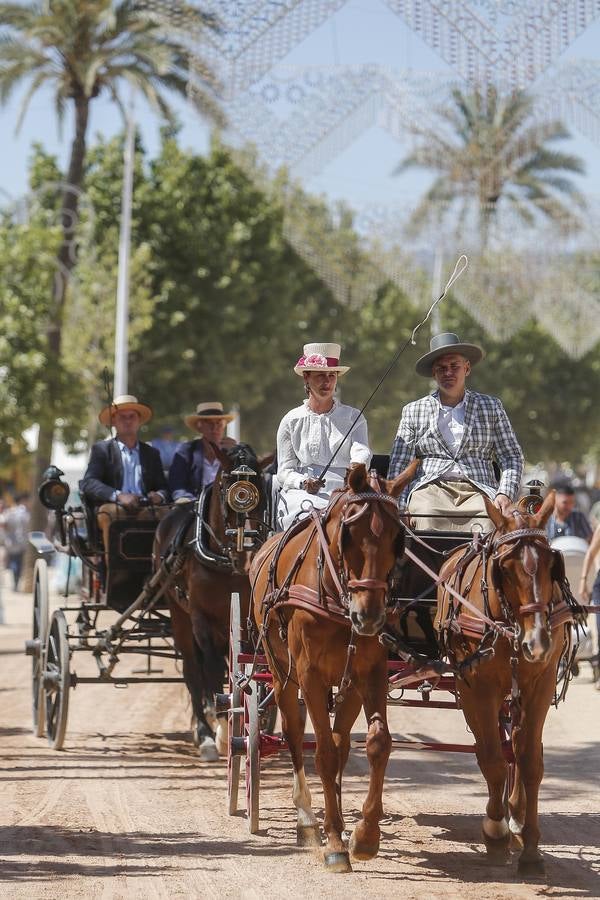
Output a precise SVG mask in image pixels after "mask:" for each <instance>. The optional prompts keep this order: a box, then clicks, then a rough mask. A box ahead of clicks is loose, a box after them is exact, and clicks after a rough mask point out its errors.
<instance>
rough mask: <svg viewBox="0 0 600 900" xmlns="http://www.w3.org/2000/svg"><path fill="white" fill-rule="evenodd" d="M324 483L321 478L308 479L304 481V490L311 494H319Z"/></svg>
mask: <svg viewBox="0 0 600 900" xmlns="http://www.w3.org/2000/svg"><path fill="white" fill-rule="evenodd" d="M323 484H324V482H323V481H321V479H320V478H306V479H305V481H304V490H305V491H307V493H309V494H318V493H319V491H320V490H321V488H322V487H323Z"/></svg>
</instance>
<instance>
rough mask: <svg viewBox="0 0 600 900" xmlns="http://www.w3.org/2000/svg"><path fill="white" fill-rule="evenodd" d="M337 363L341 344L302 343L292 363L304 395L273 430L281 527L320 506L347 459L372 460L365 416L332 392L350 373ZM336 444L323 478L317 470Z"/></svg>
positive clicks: (338, 483) (341, 475) (339, 483)
mask: <svg viewBox="0 0 600 900" xmlns="http://www.w3.org/2000/svg"><path fill="white" fill-rule="evenodd" d="M339 363H340V345H339V344H330V343H322V344H318V343H317V344H305V345H304V351H303V354H302V356H301V357H300V359H299V360H298V362H297V363H296V365H295V367H294V372H295V373H296V374H297V375H300V376H301V378H303V380H304V390H305V393H306V396H307V399H306V400H305V401H304V403H303V404H302V406H298V407H296V408H295V409H292V410H290V412H288V413H287V414H286V415H285V416H284V417H283V419H282V420H281V423H280V425H279V428H278V430H277V464H278V469H277V481H278V484H279V488H280V493H279V498H278V503H277V523H278V526H279V527H280V528H282V529H284V528H287V527H288V526H289V525H290V524H291V523H292V522H293V521H294V519H295V518H296V517H297V516H298V515H300V516H301V515H302V513H303V512H304V513H306V512H308V511H309V510H310V509H311V507H314V508H315V509H324V508H325V507H326V506H327V504H328V503H329V499H330V497H331V492H332V491H333V490H334V489H335V488H338V487H341V486H342V485H343V483H344V475H345V473H346V469H347V468H348V466H349V465H350V464H351V463H364V464H365V465H366V466H367V467H368V465H369V463H370V461H371V456H372V454H371V451H370V449H369V437H368V433H367V422H366V419H365V418H364V416H363V415H359V411H358V410H357V409H354V407H352V406H345V405H344V404H343V403H340V402H339V401H338V400H337V399H336V397H335V396H334V394H335V389H336V385H337V380H338V377H341V376H342V375H345V374H346V372H347V371H348V366H340V364H339ZM352 423H354V425H353V427H352V430H351V432H350V434H349V435H348V437H347V438H346V440H345V441H344V443H343V445H342V441H343V439H344V435H345V434H346V432H347V431H348V429H349V428H350V426H351V425H352ZM340 445H341V448H340ZM338 448H340V450H339V453H338V454H337V456H336V457H335V460H334V464H333V465H332V466H331V468H330V469H328V470H327V473H326V475H325V479H324V481H323V479H321V473H322V472H323V469H324V468H325V467H326V466H327V464H328V463H329V461H330V459H331V458H332V456H333V454H334V453H335V452H336V450H338Z"/></svg>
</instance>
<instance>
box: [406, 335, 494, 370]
mask: <svg viewBox="0 0 600 900" xmlns="http://www.w3.org/2000/svg"><path fill="white" fill-rule="evenodd" d="M447 353H460V355H461V356H464V357H466V359H468V360H469V362H470V363H471V365H472V366H474V365H475V364H476V363H478V362H479V361H480V360H482V359H483V357H484V355H485V354H484V352H483V350H482V349H481V347H478V346H477V344H463V342H462V341H461V340H460V338H459V337H458V335H456V334H452V332H450V331H447V332H444V334H436V335H435V336H434V337H432V338H431V341H430V342H429V353H426V354H425V356H422V357H421V358H420V359H418V360H417V362H416V365H415V369H416V372H417V375H425V377H426V378H431V367H432V366H433V363H434V362H435V360H436V359H438V358H439V357H440V356H446V354H447Z"/></svg>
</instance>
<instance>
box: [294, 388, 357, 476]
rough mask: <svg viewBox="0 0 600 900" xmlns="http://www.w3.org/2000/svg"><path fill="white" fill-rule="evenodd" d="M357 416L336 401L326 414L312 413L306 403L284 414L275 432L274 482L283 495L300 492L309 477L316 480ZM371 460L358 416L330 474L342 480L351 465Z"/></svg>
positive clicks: (351, 408)
mask: <svg viewBox="0 0 600 900" xmlns="http://www.w3.org/2000/svg"><path fill="white" fill-rule="evenodd" d="M357 416H358V410H357V409H354V408H353V407H352V406H345V405H344V404H343V403H339V402H338V401H337V400H336V399H334V401H333V407H332V408H331V409H330V410H329V412H326V413H315V412H313V411H312V410H311V409H310V408H309V406H308V400H305V401H304V403H303V404H302V406H298V407H296V409H292V410H290V411H289V412H288V413H286V415H285V416H284V417H283V419H282V420H281V422H280V425H279V428H278V430H277V481H278V482H279V485H280V487H281V489H282V491H289V490H291V489H294V488H296V489H298V488H300V487H301V485H302V483H303V482H304V480H305V478H307V477H309V476H310V477H314V478H318V477H319V476H320V474H321V472H322V471H323V469H324V468H325V466H326V465H327V464H328V462H329V460H330V459H331V457H332V456H333V454H334V453H335V451H336V450H337V449H338V447H340V445H341V443H342V440H343V438H344V435H345V434H346V432H347V431H348V429H349V428H350V426H351V425H352V423H353V422H354V420H355V419H356V418H357ZM371 456H372V453H371V451H370V449H369V436H368V431H367V422H366V419H365V417H364V416H363V415H361V416H360V417H359V418H358V420H357V422H356V424H355V425H354V427H353V428H352V431H351V433H350V434H349V435H348V438H347V439H346V441H345V442H344V444H343V446H342V447H341V449H340V451H339V453H338V454H337V456H336V458H335V460H334V463H333V466H332V467H331V469H330V470H329V471H330V472H331V473H332V474H336V475H338V476H343V475H344V473H345V471H346V469H347V468H348V466H349V465H350V463H353V462H357V463H364V464H365V465H366V466H368V465H369V463H370V461H371Z"/></svg>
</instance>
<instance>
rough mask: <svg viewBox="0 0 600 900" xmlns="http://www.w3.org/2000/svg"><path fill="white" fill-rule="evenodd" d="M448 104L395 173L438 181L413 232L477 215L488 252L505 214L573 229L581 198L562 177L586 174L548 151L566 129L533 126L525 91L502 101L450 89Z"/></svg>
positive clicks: (491, 93)
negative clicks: (419, 172) (424, 174)
mask: <svg viewBox="0 0 600 900" xmlns="http://www.w3.org/2000/svg"><path fill="white" fill-rule="evenodd" d="M452 100H453V105H452V106H448V107H445V108H443V109H441V110H440V111H439V125H436V126H434V127H430V128H427V129H426V130H423V131H420V132H419V134H420V135H421V136H422V138H423V141H422V143H421V144H420V145H419V146H418V147H417V148H416V149H415V150H414V151H413V152H412V153H411V154H410V155H409V156H408V157H406V159H404V160H403V161H402V162H401V163H400V164H399V166H398V167H397V168H396V169H395V170H394V174H395V175H397V174H400V173H401V172H404V171H406V170H407V169H410V168H415V167H419V168H424V169H430V170H432V171H434V172H437V173H438V175H437V178H436V179H435V180H434V182H433V184H432V185H431V187H430V188H429V190H428V191H427V193H426V194H425V196H424V197H423V199H422V200H421V202H420V203H419V205H418V207H417V209H416V210H415V212H414V213H413V215H412V217H411V223H410V225H411V229H412V230H413V231H418V230H421V229H422V228H423V227H424V226H425V225H426V224H427V223H428V222H431V220H432V219H437V220H438V221H440V220H441V219H442V218H443V217H444V216H445V215H446V214H450V215H454V216H455V217H456V216H458V222H459V223H460V224H463V223H464V222H465V220H466V219H467V216H468V214H469V213H472V212H473V211H474V212H475V216H476V222H477V225H478V227H479V234H480V238H481V242H482V245H483V246H484V247H485V246H486V245H487V242H488V238H489V232H490V226H491V224H492V223H493V222H494V221H495V219H496V218H497V214H498V212H499V210H500V208H502V207H503V206H504V207H508V208H511V209H512V210H513V211H514V212H515V213H516V215H517V217H518V218H519V219H520V220H521V221H523V222H524V223H527V224H532V223H533V222H534V221H535V220H536V216H537V215H539V214H541V215H542V216H544V217H546V218H547V219H551V220H553V221H556V222H560V223H561V224H562V225H563V226H565V227H568V228H569V227H576V226H577V215H576V213H575V212H574V205H579V206H583V198H582V197H581V195H580V194H579V193H578V191H577V189H576V188H575V185H574V184H573V182H572V181H570V180H569V178H568V177H567V174H574V173H578V174H583V173H584V171H585V169H584V165H583V162H582V161H581V160H580V159H579V158H578V157H577V156H572V155H570V154H567V153H562V152H559V151H557V150H554V149H551V148H550V147H549V146H548V144H550V143H552V142H553V141H557V140H563V139H565V138H568V137H569V133H568V132H567V130H566V129H565V128H564V126H563V125H562V124H561V123H560V122H556V121H552V122H536V121H533V120H532V113H533V99H532V98H531V97H530V96H529V95H528V94H526V93H525V92H524V91H515V92H513V93H511V94H509V95H505V96H501V95H500V94H499V93H498V91H497V89H496V88H495V87H493V86H490V87H488V88H487V89H486V90H485V91H481V90H478V89H477V90H475V91H473V92H472V93H470V94H464V93H463V92H462V91H460V90H458V89H454V90H453V91H452ZM448 126H449V131H450V133H448ZM565 199H566V200H567V201H570V202H567V203H565V202H564V200H565Z"/></svg>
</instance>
